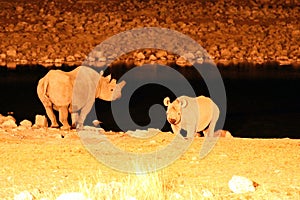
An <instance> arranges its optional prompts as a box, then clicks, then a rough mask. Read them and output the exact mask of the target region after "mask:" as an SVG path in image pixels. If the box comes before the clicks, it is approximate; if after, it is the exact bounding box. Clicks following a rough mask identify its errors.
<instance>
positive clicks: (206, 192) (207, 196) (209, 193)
mask: <svg viewBox="0 0 300 200" xmlns="http://www.w3.org/2000/svg"><path fill="white" fill-rule="evenodd" d="M202 196H203V197H205V198H212V197H213V196H214V195H213V193H211V191H209V190H207V189H204V190H202Z"/></svg>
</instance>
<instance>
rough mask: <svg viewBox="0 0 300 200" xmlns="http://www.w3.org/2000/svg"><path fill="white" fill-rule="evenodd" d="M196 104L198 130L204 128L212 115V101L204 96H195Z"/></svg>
mask: <svg viewBox="0 0 300 200" xmlns="http://www.w3.org/2000/svg"><path fill="white" fill-rule="evenodd" d="M197 104H198V111H199V114H198V123H197V124H198V126H197V127H198V128H197V129H198V131H202V130H204V129H205V128H206V127H207V126H208V125H209V123H210V121H211V119H212V116H213V106H214V103H213V101H212V100H211V99H210V98H208V97H205V96H199V97H197Z"/></svg>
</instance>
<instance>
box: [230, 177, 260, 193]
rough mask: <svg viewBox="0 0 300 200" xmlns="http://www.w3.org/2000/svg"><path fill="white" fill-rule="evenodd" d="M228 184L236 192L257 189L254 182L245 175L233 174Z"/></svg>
mask: <svg viewBox="0 0 300 200" xmlns="http://www.w3.org/2000/svg"><path fill="white" fill-rule="evenodd" d="M228 186H229V188H230V190H231V191H233V192H234V193H236V194H242V193H246V192H254V191H255V187H254V182H253V181H252V180H250V179H248V178H246V177H243V176H233V177H232V178H231V180H230V181H229V182H228Z"/></svg>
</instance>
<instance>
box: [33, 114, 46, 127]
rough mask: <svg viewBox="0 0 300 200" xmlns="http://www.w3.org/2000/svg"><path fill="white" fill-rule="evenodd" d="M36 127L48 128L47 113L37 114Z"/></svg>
mask: <svg viewBox="0 0 300 200" xmlns="http://www.w3.org/2000/svg"><path fill="white" fill-rule="evenodd" d="M34 127H36V128H46V127H48V121H47V118H46V116H45V115H36V116H35V124H34Z"/></svg>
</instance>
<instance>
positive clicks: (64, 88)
mask: <svg viewBox="0 0 300 200" xmlns="http://www.w3.org/2000/svg"><path fill="white" fill-rule="evenodd" d="M45 79H46V81H48V87H47V96H48V97H49V99H50V100H51V102H52V103H53V104H54V105H56V106H67V105H69V104H70V103H71V101H72V88H73V83H72V79H71V78H70V77H69V76H68V75H67V74H66V73H65V72H63V71H61V70H51V71H49V72H48V74H47V75H46V77H45Z"/></svg>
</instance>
